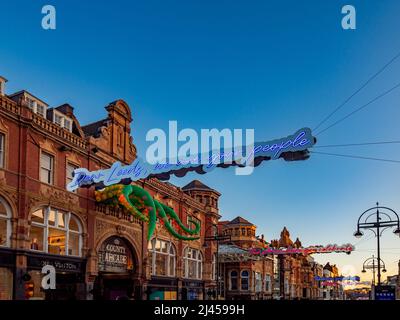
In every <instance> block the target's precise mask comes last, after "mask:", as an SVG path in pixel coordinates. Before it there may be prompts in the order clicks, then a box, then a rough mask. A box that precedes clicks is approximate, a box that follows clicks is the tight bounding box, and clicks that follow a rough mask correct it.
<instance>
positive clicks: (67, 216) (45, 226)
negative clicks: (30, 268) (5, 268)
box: [30, 207, 83, 257]
mask: <svg viewBox="0 0 400 320" xmlns="http://www.w3.org/2000/svg"><path fill="white" fill-rule="evenodd" d="M38 210H42V212H43V215H44V219H43V223H39V222H35V221H31V228H32V226H34V227H38V228H43V250H34V249H30V250H32V251H37V252H45V253H49V244H48V237H49V228H52V229H57V230H61V231H65V233H66V236H65V255H61V256H70V257H82V242H83V239H82V224H81V222H80V220H79V219H78V217H77V216H76V215H74V214H73V213H72V212H67V211H63V210H58V209H56V208H53V207H44V208H41V209H40V208H39V209H38ZM38 210H36V211H38ZM51 210H53V211H54V212H55V221H54V226H52V225H49V213H50V211H51ZM36 211H34V212H36ZM58 212H61V213H63V214H65V222H64V223H65V228H62V227H59V226H58ZM32 214H33V213H32ZM72 217H73V218H74V219H75V221H76V222H77V225H78V229H79V230H78V231H75V230H69V223H70V221H71V218H72ZM70 233H73V234H77V235H78V239H79V247H78V252H79V255H72V254H69V252H68V251H69V234H70Z"/></svg>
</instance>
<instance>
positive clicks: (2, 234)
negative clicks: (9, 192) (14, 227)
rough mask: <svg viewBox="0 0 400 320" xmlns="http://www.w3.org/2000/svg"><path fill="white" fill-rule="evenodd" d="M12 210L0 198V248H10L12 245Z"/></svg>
mask: <svg viewBox="0 0 400 320" xmlns="http://www.w3.org/2000/svg"><path fill="white" fill-rule="evenodd" d="M10 239H11V208H10V206H9V205H8V203H7V202H6V200H4V199H3V198H1V197H0V246H1V247H9V246H10V245H11V241H10Z"/></svg>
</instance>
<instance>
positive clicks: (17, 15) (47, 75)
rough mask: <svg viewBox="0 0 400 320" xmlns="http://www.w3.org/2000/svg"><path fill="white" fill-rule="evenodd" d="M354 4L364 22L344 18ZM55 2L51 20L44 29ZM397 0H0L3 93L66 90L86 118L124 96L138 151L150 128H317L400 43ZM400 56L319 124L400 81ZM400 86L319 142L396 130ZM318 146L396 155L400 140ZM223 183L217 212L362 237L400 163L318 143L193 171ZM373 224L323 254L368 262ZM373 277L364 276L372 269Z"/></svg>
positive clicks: (44, 94) (274, 232) (396, 246)
mask: <svg viewBox="0 0 400 320" xmlns="http://www.w3.org/2000/svg"><path fill="white" fill-rule="evenodd" d="M349 3H350V4H352V5H354V6H355V8H356V11H357V29H356V30H347V31H345V30H343V29H342V28H341V18H342V14H341V8H342V6H343V5H345V4H349ZM45 4H53V5H54V6H55V7H56V10H57V29H56V30H54V31H45V30H43V29H42V28H41V18H42V14H41V8H42V6H43V5H45ZM399 12H400V3H399V2H398V1H397V0H382V1H378V0H376V1H357V0H351V1H335V0H331V1H318V0H307V1H305V0H304V1H297V0H296V1H288V0H285V1H265V0H263V1H205V0H203V1H183V0H181V1H169V0H166V1H152V0H150V1H121V0H114V1H112V3H110V2H109V1H98V2H96V4H95V2H93V1H76V0H69V1H54V0H52V1H46V2H43V1H37V0H30V1H20V0H15V1H7V2H4V3H2V5H1V19H0V30H1V31H0V35H1V46H0V74H1V75H3V76H5V77H6V78H8V79H9V82H8V84H7V92H8V93H11V92H14V91H17V90H20V89H27V90H29V91H30V92H32V93H33V94H35V95H37V96H39V97H40V98H42V99H44V100H45V101H47V102H48V103H49V104H50V105H51V106H57V105H59V104H62V103H64V102H68V103H70V104H71V105H73V106H74V107H75V112H76V115H77V116H78V119H80V121H81V124H86V123H89V122H92V121H95V120H97V119H101V118H102V117H104V116H105V110H104V109H103V107H104V106H105V105H106V104H108V103H109V102H111V101H114V100H116V99H118V98H122V99H124V100H125V101H127V103H128V104H129V105H130V106H131V108H132V112H133V116H134V121H133V124H132V132H133V137H134V142H135V144H136V145H137V147H138V150H139V153H140V154H141V155H143V156H144V154H145V150H146V147H147V146H148V145H149V144H148V143H146V141H145V136H146V132H147V131H148V130H150V129H152V128H163V129H165V130H167V128H168V121H169V120H177V121H178V127H179V128H181V129H182V128H194V129H196V130H200V129H202V128H218V129H223V128H231V129H234V128H242V129H245V128H254V129H255V136H256V140H257V141H261V140H268V139H274V138H280V137H284V136H287V135H289V134H292V133H294V132H295V131H296V130H297V129H299V128H301V127H305V126H309V127H311V128H314V127H315V126H316V125H317V124H318V123H319V122H320V121H321V120H322V119H323V118H324V117H325V116H326V115H327V114H329V113H330V112H331V111H332V110H333V109H334V108H335V107H337V106H338V105H339V104H340V103H341V102H342V101H343V100H345V99H346V98H347V97H348V96H349V95H351V94H352V93H353V92H354V91H355V90H356V89H358V88H359V87H360V86H361V84H362V83H363V82H365V81H366V80H367V79H368V78H369V77H370V76H371V75H372V74H374V73H375V72H376V71H377V70H378V69H379V68H381V67H382V66H383V65H384V64H385V63H386V62H388V61H389V60H390V59H391V58H392V57H393V56H395V55H396V54H397V53H398V52H399V51H400V41H399V37H398V34H399V30H400V20H399V19H398V13H399ZM399 75H400V59H399V60H397V61H395V62H394V63H393V64H392V65H391V66H390V67H389V68H387V70H385V72H383V73H382V74H381V75H379V76H378V77H377V78H376V79H375V80H374V81H373V82H371V83H370V84H369V85H368V87H367V88H365V89H364V90H362V91H361V92H360V93H359V94H358V95H357V96H356V97H355V98H354V99H352V100H351V101H350V102H349V103H348V104H347V105H346V106H344V107H343V108H342V109H341V110H340V111H339V112H338V113H337V114H335V116H334V117H333V118H332V119H330V121H328V122H327V123H326V124H324V125H323V126H322V128H324V127H326V126H328V125H329V124H330V123H332V122H334V121H335V120H337V119H340V118H341V117H343V116H344V115H346V114H347V113H348V112H351V111H352V110H354V109H356V108H357V107H359V106H361V105H362V104H364V103H366V102H368V101H369V100H370V99H372V98H374V97H375V96H377V95H379V94H380V93H382V92H383V91H385V90H387V89H389V88H390V87H392V86H394V85H395V84H397V83H398V82H399V81H400V76H399ZM399 101H400V89H398V90H395V91H393V92H392V93H391V94H390V95H388V96H386V97H384V98H382V99H381V100H379V101H377V102H376V103H374V104H372V105H370V106H368V107H367V108H365V109H364V110H363V111H361V112H359V113H357V114H355V115H354V116H353V117H350V118H349V119H347V120H346V121H343V122H342V123H340V124H338V125H337V126H335V127H333V128H331V129H329V130H327V131H326V132H324V133H323V134H321V135H320V136H318V144H317V145H329V144H342V143H353V142H354V143H358V142H373V141H387V140H399V139H398V137H399V135H400V128H399V126H398V119H399V118H400V111H399ZM318 151H324V152H332V153H343V154H351V155H359V156H369V157H378V158H385V159H396V160H400V150H399V145H395V144H394V145H384V146H380V145H376V146H364V147H351V148H349V147H347V148H329V149H328V148H326V149H323V150H322V149H319V150H318ZM195 178H196V179H201V180H202V181H203V182H204V183H206V184H208V185H209V186H211V187H213V188H215V189H217V190H219V191H220V192H221V193H222V196H221V198H220V210H221V214H222V216H223V219H232V218H234V217H236V216H238V215H241V216H243V217H245V218H246V219H248V220H250V221H252V222H253V223H255V224H257V225H258V233H260V234H261V233H263V234H265V237H266V238H267V239H268V240H270V239H273V238H277V237H279V233H280V231H281V229H282V228H283V226H287V228H288V229H289V231H290V232H291V235H292V237H293V240H294V239H295V238H296V237H297V236H298V237H299V238H300V239H301V240H302V242H303V245H313V244H329V243H337V244H342V243H347V242H351V243H353V244H357V243H358V241H359V240H357V239H355V238H354V237H353V236H352V234H353V232H354V230H355V226H356V221H357V218H358V216H359V215H360V214H361V213H362V212H363V211H364V210H365V209H367V208H369V207H371V206H373V205H374V204H375V202H376V201H379V202H380V203H381V204H383V205H386V206H389V207H392V208H393V209H395V210H399V211H400V199H399V191H400V190H399V189H400V188H399V182H398V181H400V166H399V164H398V163H389V162H388V163H385V162H375V161H367V160H356V159H346V158H336V157H332V156H327V155H317V154H314V155H313V156H312V157H311V158H310V159H309V160H308V161H304V162H294V163H285V162H283V161H269V162H265V163H264V164H263V165H261V166H260V167H258V168H257V169H256V171H255V173H254V174H253V175H251V176H235V175H234V171H233V169H226V170H214V171H213V172H211V173H209V174H208V175H205V176H198V175H196V174H189V175H188V176H187V177H185V178H182V179H173V180H172V181H171V182H173V183H175V184H177V185H178V186H183V185H185V184H186V183H188V182H189V181H190V180H192V179H195ZM368 238H370V236H369V234H366V236H364V238H362V239H361V241H360V242H359V244H357V245H356V248H357V252H355V253H353V254H352V255H350V256H348V255H340V254H330V255H325V256H318V257H317V256H316V258H317V260H318V261H320V262H326V261H328V260H329V261H332V262H333V263H335V262H336V263H337V264H338V265H339V266H340V267H342V268H345V269H346V268H349V267H348V266H349V265H351V266H354V268H355V271H357V272H358V271H359V270H360V269H361V264H362V261H364V260H365V259H366V258H368V257H369V256H370V255H372V254H373V253H374V249H375V239H374V238H371V239H369V240H368ZM382 247H383V255H382V258H383V260H384V261H385V262H386V264H387V269H388V271H389V274H393V273H397V261H398V260H399V258H400V239H399V238H398V237H395V236H394V235H393V234H392V233H391V232H390V231H387V232H386V233H385V234H384V236H383V238H382ZM369 277H370V276H369V275H368V277H366V278H367V279H369Z"/></svg>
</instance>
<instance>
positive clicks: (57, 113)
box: [52, 109, 72, 132]
mask: <svg viewBox="0 0 400 320" xmlns="http://www.w3.org/2000/svg"><path fill="white" fill-rule="evenodd" d="M56 115H57V117H60V118H61V123H60V124H58V123H57V122H56ZM52 120H53V123H55V124H56V125H58V126H60V127H61V128H64V129H66V130H68V131H69V132H72V119H71V118H70V117H67V116H66V115H65V114H63V113H62V112H59V111H57V110H54V109H53V119H52ZM65 120H68V121H69V124H70V125H69V127H66V126H65Z"/></svg>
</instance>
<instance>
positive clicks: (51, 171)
mask: <svg viewBox="0 0 400 320" xmlns="http://www.w3.org/2000/svg"><path fill="white" fill-rule="evenodd" d="M43 154H45V155H47V156H49V157H50V182H49V181H43V180H42V169H44V170H48V169H47V168H44V167H43V166H42V155H43ZM54 165H55V156H54V155H53V154H52V153H49V152H47V151H45V150H43V151H41V152H40V171H39V180H40V181H41V182H43V183H47V184H51V185H53V184H54V167H55V166H54Z"/></svg>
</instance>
